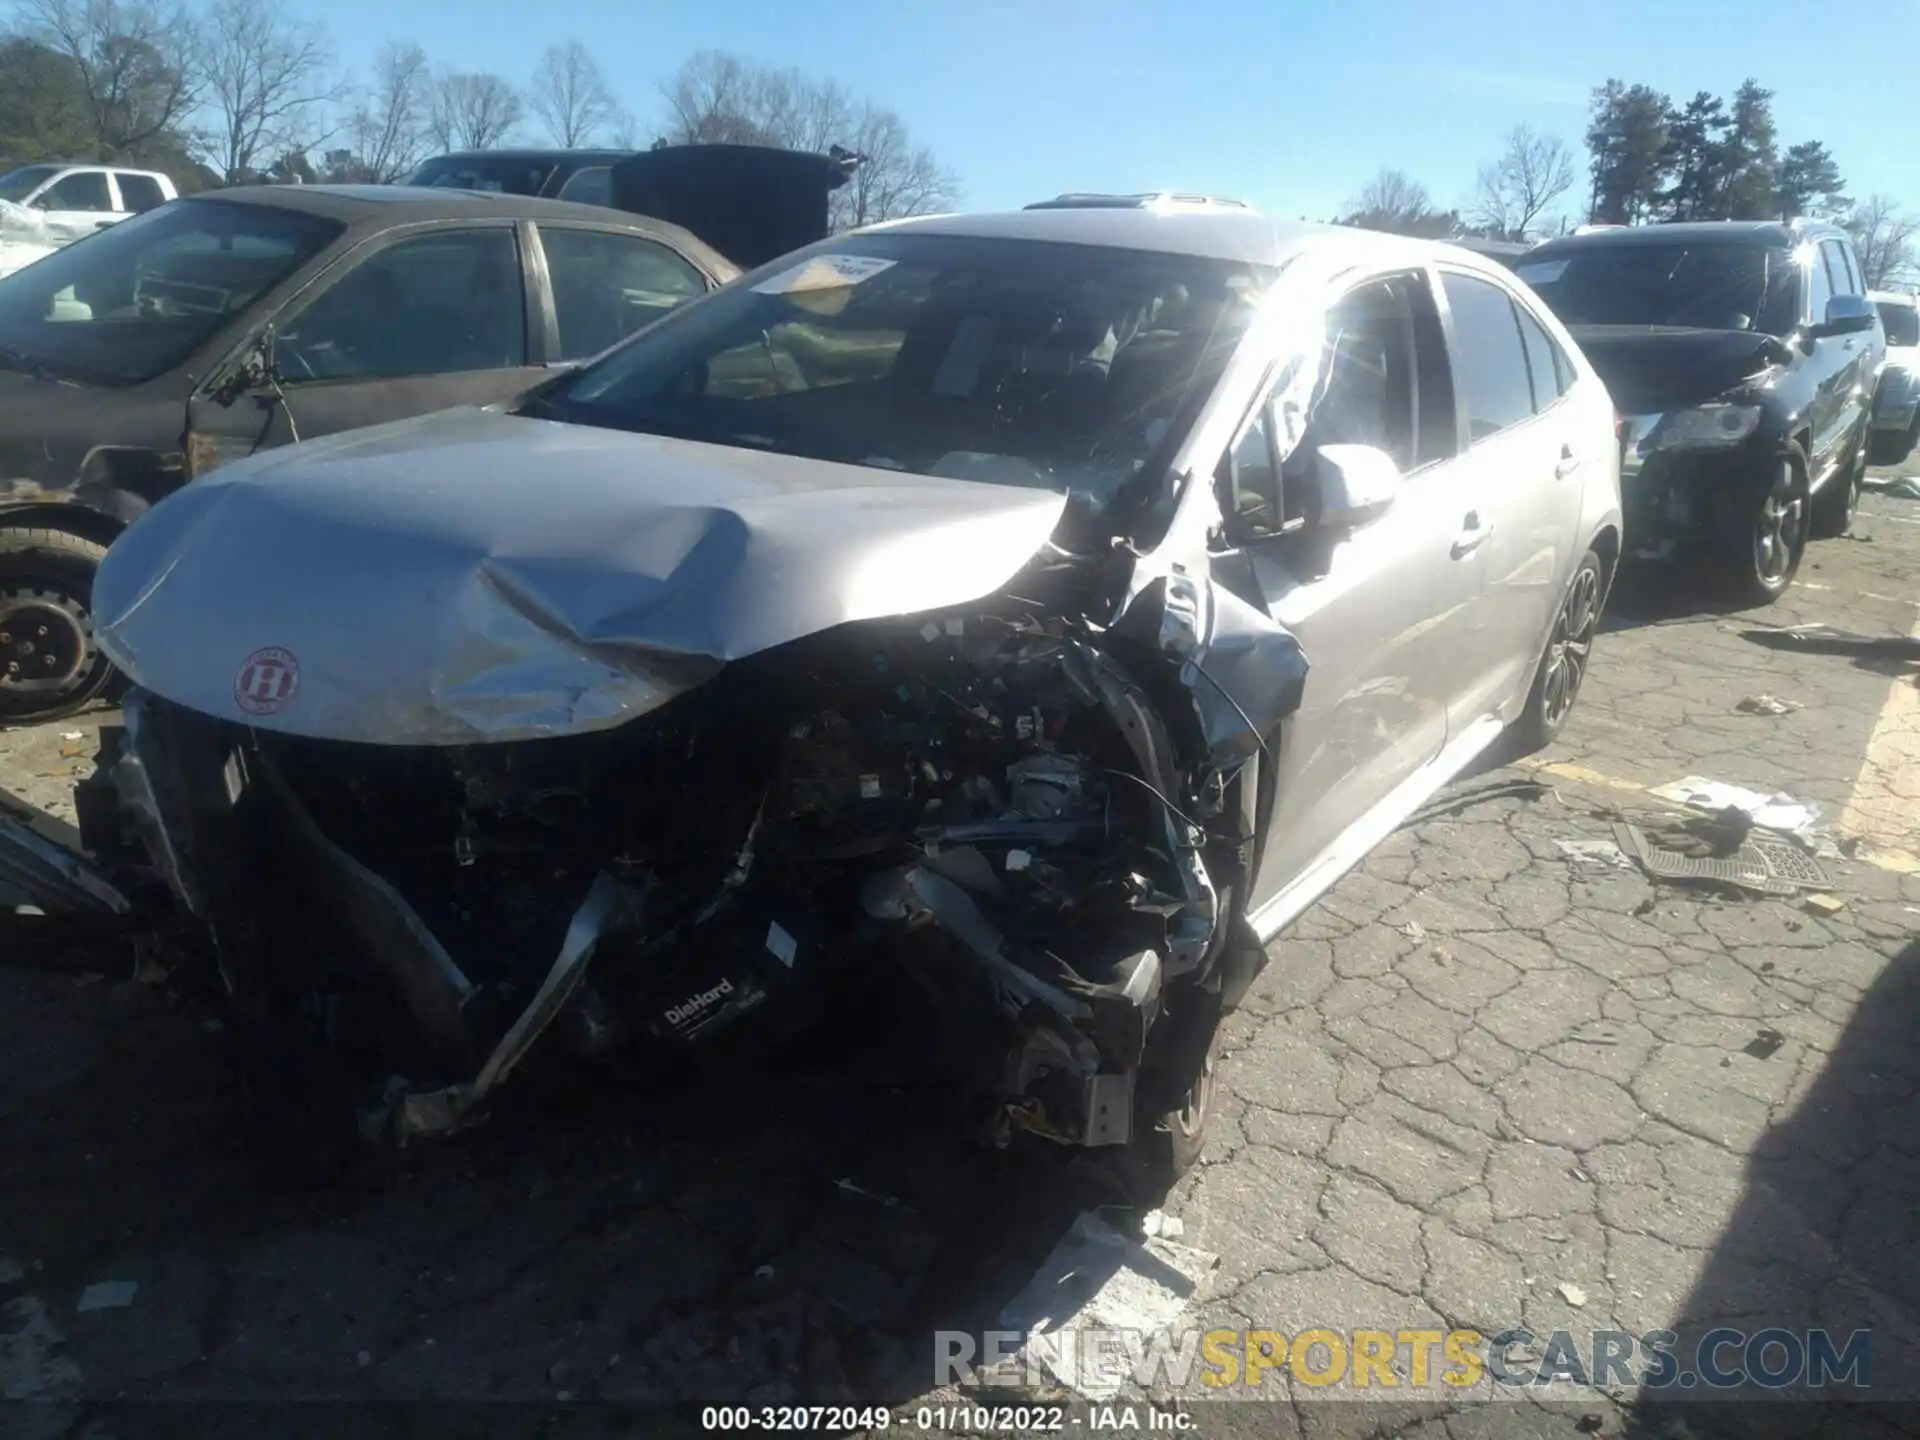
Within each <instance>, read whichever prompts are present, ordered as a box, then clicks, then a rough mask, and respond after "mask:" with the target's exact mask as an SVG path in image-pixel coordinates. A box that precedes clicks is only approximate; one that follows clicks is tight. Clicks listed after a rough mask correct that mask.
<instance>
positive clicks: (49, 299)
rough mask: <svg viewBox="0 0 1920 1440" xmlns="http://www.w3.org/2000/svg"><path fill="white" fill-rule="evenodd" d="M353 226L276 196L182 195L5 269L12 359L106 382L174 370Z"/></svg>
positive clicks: (0, 314)
mask: <svg viewBox="0 0 1920 1440" xmlns="http://www.w3.org/2000/svg"><path fill="white" fill-rule="evenodd" d="M344 228H345V227H344V226H342V225H341V224H340V223H339V222H338V221H336V220H326V219H322V218H321V217H319V216H317V215H300V214H295V213H293V212H291V211H286V210H275V209H272V208H270V207H268V206H265V205H234V204H227V203H223V202H221V201H217V200H176V201H174V202H172V203H171V204H168V205H162V206H161V207H160V208H159V209H157V210H149V211H147V212H146V214H144V215H134V216H130V217H129V218H127V219H126V220H123V221H121V222H120V223H119V224H118V225H114V226H111V227H110V228H108V229H106V230H102V231H100V232H99V233H98V234H95V235H91V236H89V237H88V238H86V239H85V240H81V241H77V242H76V243H74V244H72V245H69V246H67V247H65V248H64V249H61V250H56V251H54V252H53V253H52V254H51V255H48V256H47V257H46V258H45V259H43V260H40V261H37V262H36V263H34V264H32V265H29V266H27V267H26V268H25V269H23V270H19V271H16V272H15V273H14V274H12V275H9V276H7V277H6V278H5V279H4V280H0V348H4V349H5V350H7V351H11V352H13V354H12V355H11V356H9V357H7V363H9V364H12V365H22V364H30V365H33V366H38V367H44V368H45V369H47V370H48V371H51V372H52V373H53V374H55V375H62V376H67V377H70V378H72V379H76V380H82V381H92V382H94V383H97V384H103V385H132V384H137V383H139V382H140V381H143V380H151V379H152V378H153V377H154V376H156V375H160V374H163V373H165V372H166V371H168V370H171V369H172V368H173V367H174V366H175V365H177V364H179V363H180V362H181V361H182V360H185V359H186V358H187V356H189V355H190V354H192V353H193V351H194V350H195V349H197V348H198V347H199V346H200V345H201V344H202V343H204V342H205V341H207V340H208V339H210V338H211V337H212V336H213V335H214V334H215V333H216V332H218V331H219V330H221V329H223V328H224V327H225V326H226V325H228V324H229V323H231V321H232V320H233V319H234V317H236V316H238V315H239V314H240V313H241V312H242V311H243V310H245V309H246V308H247V307H248V306H250V305H251V304H252V303H253V302H254V300H255V299H257V298H258V297H259V296H260V295H262V294H264V293H265V292H266V291H267V290H269V289H271V288H272V287H274V286H275V285H278V284H279V283H280V282H281V281H282V280H285V279H286V278H287V277H288V276H290V275H292V274H293V273H294V271H296V270H298V269H299V268H300V267H301V266H303V265H305V264H306V263H307V262H308V261H309V260H311V259H312V258H313V257H314V256H316V255H318V254H319V253H320V252H321V251H322V250H324V249H325V248H326V247H327V246H328V245H329V244H331V243H332V241H333V240H334V239H335V237H337V236H338V235H339V234H340V232H341V231H342V230H343V229H344Z"/></svg>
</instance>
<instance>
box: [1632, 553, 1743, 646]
mask: <svg viewBox="0 0 1920 1440" xmlns="http://www.w3.org/2000/svg"><path fill="white" fill-rule="evenodd" d="M1767 609H1768V607H1766V606H1753V605H1741V604H1735V603H1733V602H1731V601H1729V600H1727V599H1726V598H1725V597H1724V596H1722V595H1720V594H1717V593H1716V592H1715V589H1714V577H1713V576H1711V575H1710V574H1708V573H1706V571H1705V570H1704V569H1703V568H1702V567H1701V566H1699V565H1688V564H1686V563H1685V562H1675V563H1671V564H1656V563H1652V562H1646V561H1642V562H1634V561H1626V562H1623V563H1622V565H1621V566H1620V571H1619V574H1618V575H1616V576H1615V577H1614V582H1613V589H1612V591H1611V592H1610V593H1609V594H1608V596H1607V609H1606V613H1605V614H1604V615H1602V616H1601V619H1600V633H1601V634H1603V635H1605V634H1610V633H1615V632H1618V631H1623V630H1639V629H1644V628H1647V627H1649V626H1655V625H1663V624H1678V623H1682V622H1685V621H1690V620H1700V619H1712V618H1719V617H1726V616H1734V615H1751V616H1754V617H1756V619H1757V617H1759V616H1761V615H1764V614H1766V613H1767Z"/></svg>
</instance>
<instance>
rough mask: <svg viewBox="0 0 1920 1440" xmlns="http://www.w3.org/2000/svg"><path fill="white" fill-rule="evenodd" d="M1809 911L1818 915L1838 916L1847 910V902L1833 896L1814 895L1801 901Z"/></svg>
mask: <svg viewBox="0 0 1920 1440" xmlns="http://www.w3.org/2000/svg"><path fill="white" fill-rule="evenodd" d="M1801 903H1802V904H1803V905H1805V906H1806V907H1807V909H1809V910H1811V911H1813V913H1814V914H1816V915H1838V914H1839V913H1840V912H1841V911H1842V910H1844V909H1846V908H1847V902H1846V901H1844V900H1842V899H1840V898H1838V897H1837V896H1833V895H1825V894H1813V895H1809V896H1807V897H1806V898H1805V899H1804V900H1803V901H1801Z"/></svg>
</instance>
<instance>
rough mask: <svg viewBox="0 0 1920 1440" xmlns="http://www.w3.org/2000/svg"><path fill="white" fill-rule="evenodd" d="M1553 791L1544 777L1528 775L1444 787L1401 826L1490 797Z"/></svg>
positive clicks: (1464, 808)
mask: <svg viewBox="0 0 1920 1440" xmlns="http://www.w3.org/2000/svg"><path fill="white" fill-rule="evenodd" d="M1552 793H1553V787H1552V786H1551V785H1549V784H1547V783H1546V782H1545V781H1544V780H1528V779H1525V778H1514V779H1506V780H1494V781H1491V782H1490V783H1488V784H1485V785H1476V786H1473V787H1471V788H1462V789H1456V790H1450V791H1443V792H1442V793H1441V794H1439V795H1437V796H1435V797H1434V798H1433V799H1431V800H1429V801H1428V802H1427V803H1426V804H1425V805H1422V806H1421V807H1420V808H1419V809H1418V810H1416V811H1414V812H1413V814H1411V815H1409V816H1408V817H1407V818H1406V819H1405V820H1404V821H1402V822H1401V826H1400V828H1401V829H1403V830H1406V829H1411V828H1412V827H1414V826H1416V825H1424V824H1425V823H1426V822H1427V821H1429V820H1438V819H1441V818H1443V817H1445V816H1448V815H1458V814H1461V813H1462V812H1464V811H1467V810H1471V809H1472V808H1473V807H1474V806H1475V805H1484V804H1485V803H1486V802H1487V801H1489V800H1538V799H1540V798H1541V797H1542V796H1545V795H1550V794H1552Z"/></svg>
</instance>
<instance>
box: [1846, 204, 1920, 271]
mask: <svg viewBox="0 0 1920 1440" xmlns="http://www.w3.org/2000/svg"><path fill="white" fill-rule="evenodd" d="M1846 224H1847V230H1848V232H1849V233H1851V234H1852V236H1853V248H1854V249H1855V250H1856V251H1857V252H1858V253H1859V256H1860V278H1861V279H1863V280H1865V281H1866V282H1867V288H1868V289H1869V290H1886V289H1889V288H1891V287H1892V286H1894V285H1900V284H1906V283H1908V282H1910V281H1912V280H1914V279H1915V278H1916V270H1917V269H1920V217H1916V216H1914V215H1910V214H1908V213H1907V212H1906V211H1904V210H1902V209H1901V208H1900V207H1899V206H1898V205H1897V204H1895V203H1894V201H1893V200H1892V199H1891V198H1890V197H1888V196H1886V195H1875V196H1873V197H1872V198H1870V199H1867V200H1862V201H1861V202H1860V203H1859V204H1857V205H1855V206H1854V207H1853V211H1852V213H1851V214H1850V215H1848V217H1847V222H1846Z"/></svg>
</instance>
